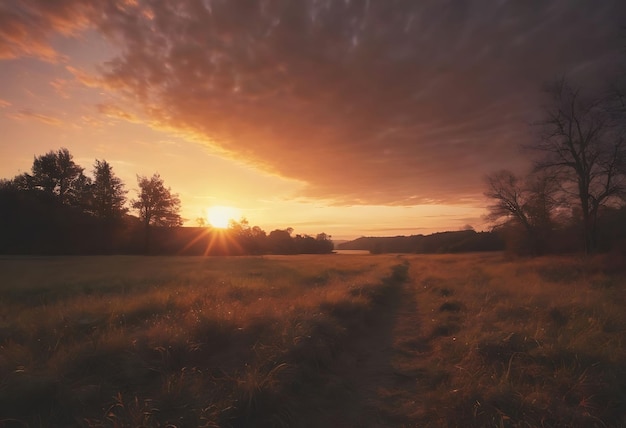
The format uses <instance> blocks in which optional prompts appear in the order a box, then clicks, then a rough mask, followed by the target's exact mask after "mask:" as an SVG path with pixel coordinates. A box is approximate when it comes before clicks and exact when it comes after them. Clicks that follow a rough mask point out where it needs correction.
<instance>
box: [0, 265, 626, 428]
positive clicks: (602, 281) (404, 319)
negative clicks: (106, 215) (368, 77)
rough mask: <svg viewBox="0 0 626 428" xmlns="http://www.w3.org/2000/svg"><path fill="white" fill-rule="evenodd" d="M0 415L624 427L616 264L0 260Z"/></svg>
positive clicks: (66, 421) (621, 299)
mask: <svg viewBox="0 0 626 428" xmlns="http://www.w3.org/2000/svg"><path fill="white" fill-rule="evenodd" d="M0 273H1V274H0V277H1V279H0V427H25V426H31V427H58V426H84V427H126V426H130V427H139V426H160V427H200V426H204V427H624V426H626V416H625V415H626V311H625V308H626V299H625V297H626V275H625V273H624V271H623V270H622V266H621V265H620V263H615V262H613V263H611V262H607V261H606V260H602V259H583V258H576V257H573V256H572V257H546V258H538V259H516V260H510V259H507V258H506V257H505V256H504V255H502V254H495V253H494V254H473V255H432V256H426V255H376V256H371V255H325V256H284V257H281V256H266V257H237V258H202V257H122V256H115V257H54V258H53V257H39V258H38V257H28V258H25V257H3V258H0Z"/></svg>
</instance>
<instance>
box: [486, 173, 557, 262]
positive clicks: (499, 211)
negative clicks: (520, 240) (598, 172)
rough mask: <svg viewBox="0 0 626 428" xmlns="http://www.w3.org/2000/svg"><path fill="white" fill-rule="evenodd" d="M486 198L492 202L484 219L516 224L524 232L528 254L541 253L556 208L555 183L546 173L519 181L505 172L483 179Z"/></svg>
mask: <svg viewBox="0 0 626 428" xmlns="http://www.w3.org/2000/svg"><path fill="white" fill-rule="evenodd" d="M485 183H486V186H487V190H486V191H485V196H487V197H488V198H490V199H492V200H493V203H492V204H491V205H489V206H488V207H487V209H488V211H489V213H488V215H487V219H488V220H489V221H491V222H492V223H494V224H495V225H496V226H501V225H504V224H509V225H510V224H515V225H517V226H519V227H521V229H522V230H523V231H524V233H525V235H526V238H527V239H528V245H529V246H530V251H531V253H533V254H540V253H542V252H543V251H544V249H545V248H544V247H545V239H546V237H547V236H548V235H549V232H550V230H551V228H552V212H553V210H554V208H555V207H556V206H557V203H558V202H557V199H556V197H555V196H556V191H557V190H558V187H557V185H556V182H555V181H554V180H553V179H552V178H551V177H550V176H547V175H545V174H533V175H529V176H527V177H524V178H520V177H518V176H516V175H515V174H513V173H512V172H511V171H508V170H500V171H497V172H494V173H492V174H489V175H487V176H486V177H485Z"/></svg>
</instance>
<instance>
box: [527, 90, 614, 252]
mask: <svg viewBox="0 0 626 428" xmlns="http://www.w3.org/2000/svg"><path fill="white" fill-rule="evenodd" d="M549 93H550V95H551V96H552V104H551V107H550V108H549V109H548V110H547V111H546V119H545V121H543V122H542V123H541V127H542V131H543V132H542V134H541V138H540V139H539V140H538V141H537V143H536V144H535V145H533V146H532V147H531V148H532V149H533V150H535V151H537V152H538V153H539V154H540V155H541V157H540V158H539V160H538V161H537V163H536V170H538V171H544V172H546V173H548V174H550V175H551V176H553V177H555V178H556V179H558V180H559V182H560V183H561V188H562V190H563V191H564V193H566V194H567V195H568V196H569V197H570V198H571V199H572V203H573V201H576V202H577V204H578V205H579V207H580V211H581V216H582V218H581V221H582V229H583V234H584V244H585V251H586V252H591V251H593V250H594V247H595V244H596V242H595V240H596V227H597V220H598V210H599V209H600V207H602V206H606V205H614V204H617V203H620V202H621V201H622V200H623V197H624V194H625V190H626V180H625V173H626V169H625V167H626V143H625V142H624V140H625V137H626V133H625V131H626V126H625V125H626V123H625V120H624V119H625V118H626V116H625V115H624V110H623V109H620V108H616V106H615V104H614V103H613V102H612V100H613V99H614V98H613V97H611V96H609V95H606V94H603V95H599V96H595V97H594V96H588V95H586V94H583V92H582V91H581V90H580V89H577V88H573V87H571V86H570V85H568V84H567V83H566V82H565V81H564V80H562V81H560V82H558V83H557V84H555V85H554V86H553V87H552V88H551V89H550V91H549Z"/></svg>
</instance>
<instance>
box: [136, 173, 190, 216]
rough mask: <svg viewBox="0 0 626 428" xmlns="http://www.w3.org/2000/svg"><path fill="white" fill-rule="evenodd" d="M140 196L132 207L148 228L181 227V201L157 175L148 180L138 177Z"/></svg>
mask: <svg viewBox="0 0 626 428" xmlns="http://www.w3.org/2000/svg"><path fill="white" fill-rule="evenodd" d="M137 183H138V184H139V195H138V198H137V199H133V201H132V202H131V206H132V207H133V208H134V209H136V210H137V211H138V213H139V218H140V219H141V221H142V222H143V223H144V225H145V226H146V227H148V226H150V225H154V226H165V227H174V226H181V225H182V224H183V220H182V218H181V217H180V214H179V211H180V199H179V198H178V194H177V193H172V190H171V189H170V188H169V187H167V188H166V187H165V185H164V184H163V179H162V178H161V176H160V175H159V174H158V173H157V174H154V175H153V176H152V177H150V178H148V177H145V176H139V175H138V176H137Z"/></svg>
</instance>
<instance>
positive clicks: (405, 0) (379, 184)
mask: <svg viewBox="0 0 626 428" xmlns="http://www.w3.org/2000/svg"><path fill="white" fill-rule="evenodd" d="M43 3H44V2H43V1H42V4H43ZM68 3H69V0H68ZM76 4H78V3H76ZM98 8H99V10H98V11H97V12H94V11H90V12H89V13H86V12H81V13H83V14H86V15H87V16H89V17H90V19H91V20H92V24H93V25H95V26H97V28H98V29H99V30H100V31H102V32H103V33H104V34H105V35H106V36H107V37H109V38H110V39H111V40H113V41H115V43H117V44H119V46H120V47H121V53H120V54H119V56H117V57H115V58H112V59H111V60H110V61H109V62H107V63H106V64H104V65H103V68H102V70H103V75H102V77H103V79H104V80H103V81H104V82H105V84H106V85H108V87H110V88H114V89H115V90H118V91H120V92H121V93H123V94H125V95H126V96H127V97H129V98H130V99H132V101H133V102H135V103H137V104H138V105H140V106H141V107H143V108H144V109H145V111H146V113H147V114H149V115H150V116H151V118H152V119H153V120H157V121H160V122H161V123H164V124H166V125H168V126H173V127H177V128H182V129H185V130H187V131H192V132H195V133H197V134H200V135H203V136H205V137H206V138H207V139H208V140H210V141H213V144H216V145H219V146H220V147H221V148H222V149H225V150H226V151H227V152H229V153H230V154H231V156H233V157H235V158H238V159H241V160H244V161H246V162H251V163H254V164H256V165H258V166H261V167H263V168H265V169H268V170H270V171H274V172H277V173H279V174H281V175H284V176H287V177H291V178H296V179H299V180H303V181H305V182H306V183H308V186H307V188H306V189H305V193H304V195H306V196H312V197H318V198H326V199H332V200H334V201H335V202H336V203H339V204H344V203H345V204H352V203H364V204H416V203H428V202H447V203H456V202H459V201H463V200H467V201H469V200H472V199H474V198H477V197H480V195H481V193H482V188H481V177H482V176H483V175H484V174H485V173H486V172H488V171H491V170H493V169H498V168H502V167H505V166H509V167H518V166H520V165H522V164H523V163H524V158H523V156H521V155H520V153H519V150H518V144H519V143H521V142H524V141H525V139H526V138H527V135H528V127H527V125H526V123H527V122H529V121H532V120H533V119H535V118H536V117H537V110H538V109H539V107H540V98H539V89H540V85H541V84H542V83H544V82H545V81H547V80H550V79H553V78H556V77H559V76H561V75H563V74H565V73H569V74H570V75H573V76H574V77H576V78H580V79H586V80H588V79H591V78H592V77H593V76H597V75H599V74H598V72H599V71H601V70H602V71H606V70H607V68H610V67H611V66H613V64H615V60H616V58H618V57H619V55H620V54H621V52H620V49H621V45H620V40H619V37H620V28H619V25H620V24H623V23H624V22H625V21H624V18H625V17H626V14H625V12H626V5H623V2H622V1H619V0H614V1H611V0H607V1H602V2H597V1H594V0H581V1H576V2H572V1H567V0H550V1H547V0H541V1H539V0H534V1H514V0H510V1H506V0H502V1H492V0H489V1H487V0H475V1H470V0H468V1H458V0H448V1H445V0H424V1H419V2H417V1H413V0H371V1H350V0H343V1H339V0H336V1H330V0H300V1H294V0H265V1H264V0H256V1H255V0H204V1H201V0H182V1H161V0H147V1H141V2H137V3H136V2H131V1H127V2H119V3H115V2H108V3H105V2H103V3H101V4H99V6H98ZM64 10H68V9H64ZM59 22H64V21H62V20H61V21H59ZM46 25H48V26H50V24H46ZM57 25H58V26H61V24H57ZM0 46H1V45H0Z"/></svg>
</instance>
